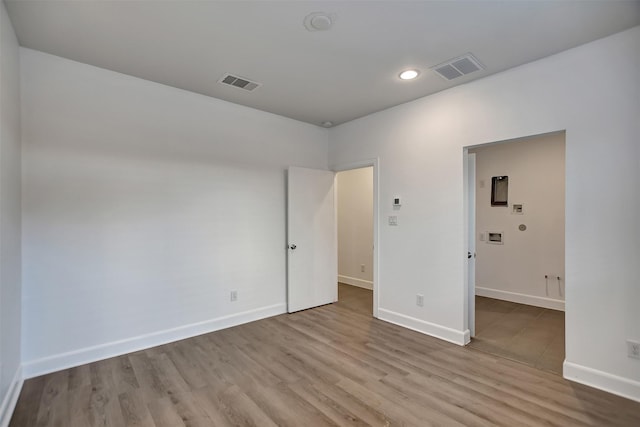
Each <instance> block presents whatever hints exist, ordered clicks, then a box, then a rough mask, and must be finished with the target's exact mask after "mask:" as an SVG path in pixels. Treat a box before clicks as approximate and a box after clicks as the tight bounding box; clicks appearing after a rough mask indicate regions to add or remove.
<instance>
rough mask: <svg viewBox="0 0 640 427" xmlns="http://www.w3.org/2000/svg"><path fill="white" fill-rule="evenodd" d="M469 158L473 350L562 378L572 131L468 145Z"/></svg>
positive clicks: (469, 255)
mask: <svg viewBox="0 0 640 427" xmlns="http://www.w3.org/2000/svg"><path fill="white" fill-rule="evenodd" d="M465 158H466V159H467V160H468V163H467V165H468V167H467V181H466V184H467V187H468V188H467V196H468V197H467V198H465V200H466V201H467V202H466V203H467V207H468V218H469V219H468V231H469V232H468V233H467V236H468V237H467V238H468V248H469V252H468V295H469V298H468V301H467V304H468V324H469V330H470V332H471V342H470V344H469V345H470V347H472V348H475V349H478V350H481V351H485V352H489V353H492V354H495V355H498V356H502V357H506V358H509V359H512V360H516V361H518V362H522V363H525V364H528V365H530V366H534V367H536V368H539V369H543V370H546V371H550V372H554V373H557V374H562V364H563V362H564V357H565V327H564V307H565V304H564V298H565V293H564V289H565V286H564V285H565V281H564V280H565V274H564V266H565V262H564V248H565V241H564V228H565V210H564V207H565V133H564V132H554V133H550V134H544V135H538V136H532V137H526V138H519V139H517V140H509V141H502V142H499V143H491V144H484V145H479V146H473V147H468V149H467V150H466V157H465ZM496 200H500V203H496Z"/></svg>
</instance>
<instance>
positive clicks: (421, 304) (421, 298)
mask: <svg viewBox="0 0 640 427" xmlns="http://www.w3.org/2000/svg"><path fill="white" fill-rule="evenodd" d="M416 305H417V306H418V307H424V295H420V294H418V295H416Z"/></svg>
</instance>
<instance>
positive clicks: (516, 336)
mask: <svg viewBox="0 0 640 427" xmlns="http://www.w3.org/2000/svg"><path fill="white" fill-rule="evenodd" d="M564 336H565V333H564V312H563V311H557V310H549V309H545V308H540V307H534V306H531V305H525V304H517V303H513V302H509V301H501V300H497V299H492V298H484V297H476V336H475V337H474V338H473V339H472V340H471V344H469V345H470V347H472V348H475V349H478V350H482V351H486V352H489V353H492V354H495V355H498V356H502V357H506V358H509V359H512V360H516V361H518V362H522V363H526V364H527V365H530V366H533V367H535V368H538V369H543V370H545V371H550V372H554V373H556V374H559V375H562V362H563V361H564Z"/></svg>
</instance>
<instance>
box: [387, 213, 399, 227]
mask: <svg viewBox="0 0 640 427" xmlns="http://www.w3.org/2000/svg"><path fill="white" fill-rule="evenodd" d="M389 225H398V217H397V216H395V215H391V216H389Z"/></svg>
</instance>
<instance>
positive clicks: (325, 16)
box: [304, 12, 336, 31]
mask: <svg viewBox="0 0 640 427" xmlns="http://www.w3.org/2000/svg"><path fill="white" fill-rule="evenodd" d="M335 20H336V14H335V13H324V12H313V13H310V14H308V15H307V16H305V18H304V27H305V28H306V29H307V30H309V31H327V30H329V29H331V27H332V26H333V23H334V22H335Z"/></svg>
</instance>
